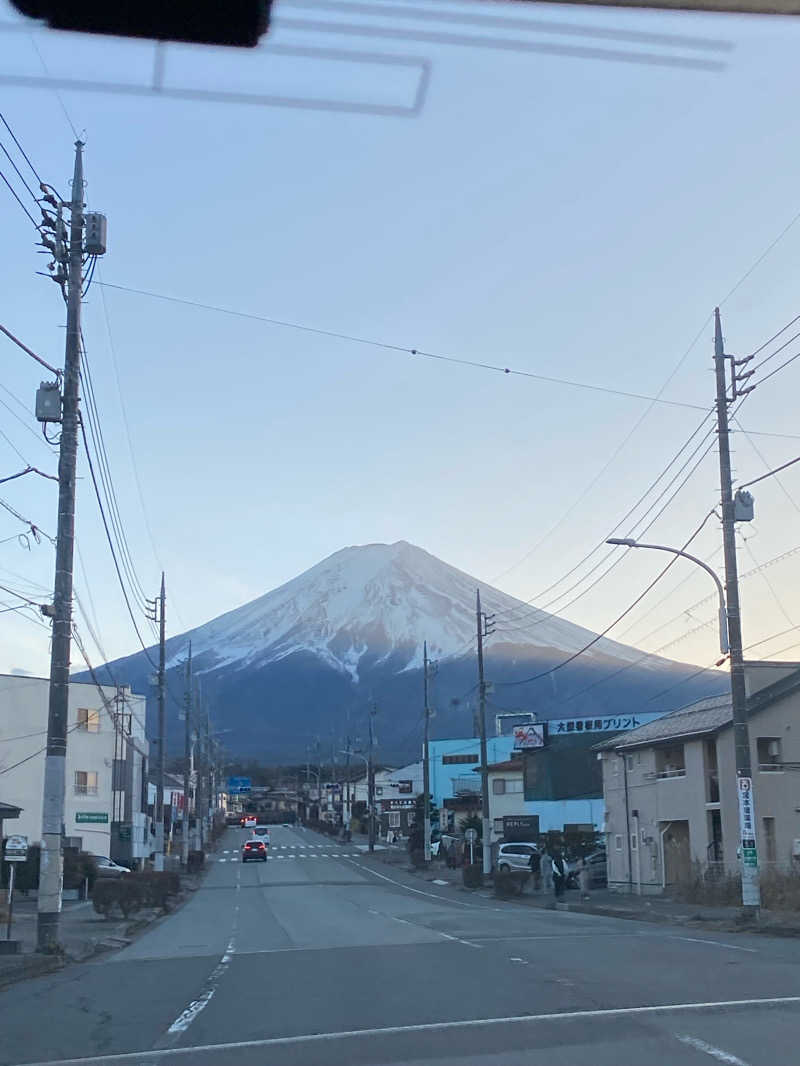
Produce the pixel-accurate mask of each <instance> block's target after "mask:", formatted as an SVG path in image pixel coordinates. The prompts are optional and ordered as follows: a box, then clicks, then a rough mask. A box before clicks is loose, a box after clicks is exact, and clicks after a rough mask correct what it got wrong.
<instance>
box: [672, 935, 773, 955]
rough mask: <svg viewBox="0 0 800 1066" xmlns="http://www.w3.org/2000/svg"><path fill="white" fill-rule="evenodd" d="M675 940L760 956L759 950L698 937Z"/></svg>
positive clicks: (682, 937) (681, 937) (676, 938)
mask: <svg viewBox="0 0 800 1066" xmlns="http://www.w3.org/2000/svg"><path fill="white" fill-rule="evenodd" d="M673 939H675V940H685V941H686V942H687V943H688V944H713V946H714V947H715V948H728V950H729V951H749V952H750V954H751V955H757V954H758V948H746V947H743V946H742V945H741V944H723V943H722V942H721V941H719V940H701V939H700V938H699V937H696V936H676V937H674V938H673Z"/></svg>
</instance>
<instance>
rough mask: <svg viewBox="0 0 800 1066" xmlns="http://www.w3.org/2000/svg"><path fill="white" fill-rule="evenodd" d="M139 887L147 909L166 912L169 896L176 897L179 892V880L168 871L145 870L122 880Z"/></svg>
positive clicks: (174, 874)
mask: <svg viewBox="0 0 800 1066" xmlns="http://www.w3.org/2000/svg"><path fill="white" fill-rule="evenodd" d="M134 879H135V881H136V883H137V884H138V885H139V886H140V892H141V900H142V903H143V904H144V905H145V906H147V907H158V908H159V909H160V910H162V911H164V912H166V911H167V905H168V901H169V897H170V896H176V895H177V894H178V893H179V892H180V890H181V879H180V877H178V875H177V874H176V873H174V872H172V871H170V870H163V871H162V870H147V871H145V872H144V873H140V874H129V875H128V876H127V877H124V878H122V880H123V881H125V882H127V883H128V884H131V883H132V882H133V881H134Z"/></svg>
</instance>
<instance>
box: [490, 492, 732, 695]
mask: <svg viewBox="0 0 800 1066" xmlns="http://www.w3.org/2000/svg"><path fill="white" fill-rule="evenodd" d="M713 513H714V512H713V511H709V513H708V514H707V515H706V516H705V518H704V519H703V521H702V522H701V523H700V525H699V526H698V527H697V529H696V530H695V531H694V533H692V535H691V536H690V537H689V539H688V540H687V541H686V543H685V544H684V545H683V547H682V549H681V550H682V551H685V550H686V549H687V548H688V547H689V545H690V544H691V543H692V541H693V540H694V538H695V537H696V536H697V535H698V533H699V532H700V531H701V529H702V528H703V526H704V525H705V524H706V522H707V521H708V519H709V518H710V517H711V515H712V514H713ZM678 558H679V556H677V555H675V556H673V557H672V558H671V559H670V560H669V562H668V563H667V564H666V565H665V566H664V567H663V568H662V569H661V570H660V571H659V573H658V574H656V576H655V577H654V578H653V580H652V581H651V582H650V584H649V585H647V587H646V588H645V589H644V590H643V591H642V592H640V593H639V595H638V596H637V597H636V599H635V600H634V601H633V602H632V603H630V604H629V605H628V606H627V607H626V608H625V610H624V611H622V613H621V614H619V615H617V617H616V618H615V619H614V621H613V622H611V623H610V625H607V626H606V627H605V629H603V630H602V631H601V632H600V633H597V634H595V636H594V637H593V638H592V639H591V640H590V641H589V642H588V643H587V644H585V645H584V646H583V647H582V648H579V649H578V651H576V652H573V653H572V655H569V656H568V657H567V658H566V659H563V660H562V661H561V662H560V663H556V665H555V666H552V667H550V669H548V670H543V671H541V672H540V673H538V674H534V675H533V677H526V678H523V679H522V680H520V681H497V682H495V684H496V685H501V686H502V687H503V688H512V687H516V686H517V685H527V684H530V683H531V682H533V681H538V680H540V679H541V678H543V677H549V676H550V675H552V674H554V673H555V672H556V671H557V670H561V669H563V668H564V667H565V666H568V665H569V664H570V663H571V662H574V661H575V659H577V658H578V657H579V656H580V655H583V654H584V653H585V652H587V651H588V650H589V649H590V648H592V647H594V645H595V644H597V642H598V641H600V640H602V639H603V637H604V636H605V635H606V633H609V632H610V631H611V630H612V629H613V628H614V626H615V625H617V624H618V623H619V622H621V621H622V619H623V618H624V617H625V616H626V615H627V614H630V612H631V611H632V610H633V608H634V607H635V606H636V605H637V603H641V601H642V600H643V599H644V598H645V596H646V595H647V594H648V592H650V590H651V589H652V588H654V587H655V586H656V585H657V584H658V582H659V581H660V580H661V578H662V577H663V576H664V575H665V574H666V573H667V571H668V570H669V569H670V568H671V567H672V566H674V565H675V562H676V560H677V559H678Z"/></svg>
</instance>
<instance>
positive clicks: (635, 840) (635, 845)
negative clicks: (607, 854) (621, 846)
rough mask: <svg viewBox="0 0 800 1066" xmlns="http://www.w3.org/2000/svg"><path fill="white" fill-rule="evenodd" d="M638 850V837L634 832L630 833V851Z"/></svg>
mask: <svg viewBox="0 0 800 1066" xmlns="http://www.w3.org/2000/svg"><path fill="white" fill-rule="evenodd" d="M638 850H639V838H638V837H637V835H636V834H635V833H631V851H638Z"/></svg>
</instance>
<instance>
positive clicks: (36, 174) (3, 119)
mask: <svg viewBox="0 0 800 1066" xmlns="http://www.w3.org/2000/svg"><path fill="white" fill-rule="evenodd" d="M0 121H1V122H2V123H3V125H4V126H5V128H6V129H7V130H8V132H9V133H10V134H11V139H12V140H13V142H14V144H15V145H16V146H17V148H18V149H19V152H20V155H21V156H22V158H23V159H24V160H25V162H26V163H27V164H28V166H29V167H30V168H31V170H32V172H33V176H34V177H35V178H36V180H37V181H38V182H39V184H40V185H44V182H43V181H42V179H41V177H40V176H39V172H38V170H37V169H36V167H35V166H34V165H33V163H32V162H31V161H30V158H29V157H28V153H27V152H26V151H25V149H24V148H23V147H22V145H21V144H20V143H19V141H18V140H17V136H16V134H15V133H14V131H13V130H12V128H11V127H10V126H9V124H8V121H7V119H6V117H5V115H4V114H3V112H2V111H0Z"/></svg>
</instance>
